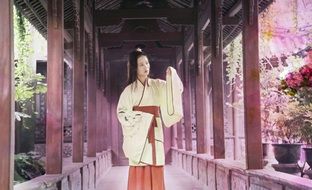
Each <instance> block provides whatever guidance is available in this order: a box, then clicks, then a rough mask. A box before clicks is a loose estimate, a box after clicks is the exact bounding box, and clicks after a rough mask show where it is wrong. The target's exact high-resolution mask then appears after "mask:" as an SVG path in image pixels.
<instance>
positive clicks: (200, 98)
mask: <svg viewBox="0 0 312 190" xmlns="http://www.w3.org/2000/svg"><path fill="white" fill-rule="evenodd" d="M195 2H197V3H198V1H195ZM197 3H196V4H197ZM196 4H195V6H196V7H197V8H198V5H196ZM198 10H199V9H198ZM194 28H195V29H194V55H195V67H196V68H195V70H196V89H195V96H196V99H195V104H196V147H197V148H196V151H197V153H206V152H207V139H206V138H207V132H206V128H207V126H206V121H205V119H206V115H205V114H206V110H205V109H206V106H205V100H206V99H205V83H204V82H205V80H204V79H205V78H204V76H205V72H204V71H205V70H204V62H203V32H202V31H201V29H200V28H199V15H198V12H197V19H196V23H195V27H194Z"/></svg>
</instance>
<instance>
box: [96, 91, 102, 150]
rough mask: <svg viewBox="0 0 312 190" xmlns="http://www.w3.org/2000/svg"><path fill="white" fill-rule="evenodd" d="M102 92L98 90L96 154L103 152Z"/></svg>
mask: <svg viewBox="0 0 312 190" xmlns="http://www.w3.org/2000/svg"><path fill="white" fill-rule="evenodd" d="M102 96H103V94H102V92H101V90H100V89H96V135H97V137H96V152H101V151H102V135H101V130H102Z"/></svg>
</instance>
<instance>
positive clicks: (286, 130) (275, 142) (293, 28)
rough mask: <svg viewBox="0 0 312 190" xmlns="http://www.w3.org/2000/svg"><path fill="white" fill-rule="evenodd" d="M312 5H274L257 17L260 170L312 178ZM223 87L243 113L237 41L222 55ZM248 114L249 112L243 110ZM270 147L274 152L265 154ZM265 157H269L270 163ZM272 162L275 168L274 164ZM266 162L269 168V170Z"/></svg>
mask: <svg viewBox="0 0 312 190" xmlns="http://www.w3.org/2000/svg"><path fill="white" fill-rule="evenodd" d="M311 8H312V4H311V2H308V1H299V0H298V1H297V0H287V3H286V2H285V1H283V0H276V1H274V2H273V3H272V5H271V6H270V7H269V8H268V9H267V10H265V11H264V12H263V13H261V16H260V20H259V23H260V38H259V41H260V44H259V46H260V47H259V48H260V49H259V52H260V55H259V58H260V59H259V65H260V88H261V119H262V126H261V127H262V139H263V150H264V154H263V155H264V158H265V162H264V163H265V164H267V165H268V167H273V168H274V169H275V170H277V171H281V172H286V173H291V174H297V175H301V176H304V177H310V178H312V172H311V167H312V21H311V19H309V18H311V16H312V11H311V10H312V9H311ZM225 56H226V62H227V68H226V71H227V83H228V85H231V86H232V87H234V88H235V89H236V91H237V93H238V96H239V97H240V98H239V100H238V101H236V102H234V103H232V102H230V103H227V105H228V106H232V107H233V108H234V109H237V110H241V109H242V107H243V99H242V97H243V88H242V87H243V86H242V85H243V83H242V79H243V77H242V76H243V65H242V49H241V36H239V37H238V38H236V39H235V40H234V41H233V42H232V43H231V44H229V45H228V46H227V47H226V49H225ZM245 111H248V110H245ZM268 147H273V148H268ZM268 151H272V154H274V157H273V158H274V161H273V163H271V162H270V159H269V160H268V155H269V154H270V153H268ZM276 161H277V162H276ZM268 162H269V164H268Z"/></svg>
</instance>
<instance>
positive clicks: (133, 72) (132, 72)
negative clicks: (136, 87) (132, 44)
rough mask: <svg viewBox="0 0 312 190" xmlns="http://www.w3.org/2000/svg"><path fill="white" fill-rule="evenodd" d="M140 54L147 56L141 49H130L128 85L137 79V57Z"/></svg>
mask: <svg viewBox="0 0 312 190" xmlns="http://www.w3.org/2000/svg"><path fill="white" fill-rule="evenodd" d="M141 56H147V55H146V54H145V53H144V52H143V51H142V50H141V49H137V50H135V51H132V52H131V53H130V54H129V61H128V85H129V84H131V83H133V82H134V81H135V80H136V79H137V70H138V58H140V57H141Z"/></svg>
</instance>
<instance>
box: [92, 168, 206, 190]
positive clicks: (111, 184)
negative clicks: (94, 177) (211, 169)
mask: <svg viewBox="0 0 312 190" xmlns="http://www.w3.org/2000/svg"><path fill="white" fill-rule="evenodd" d="M128 169H129V167H128V166H116V167H112V168H111V169H110V170H109V171H108V172H107V174H105V175H104V176H103V177H102V179H100V181H99V183H98V186H97V188H96V190H103V187H105V189H116V190H123V189H127V178H128ZM165 186H166V190H175V189H179V190H204V187H203V185H201V184H200V183H199V182H198V181H197V180H196V179H195V178H194V177H192V176H190V175H188V174H187V173H186V172H185V171H183V170H181V169H177V168H175V167H173V166H171V165H166V166H165Z"/></svg>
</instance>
